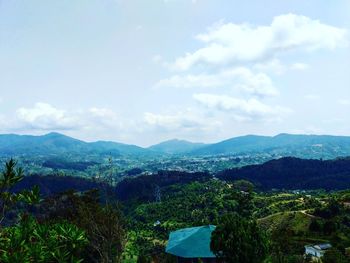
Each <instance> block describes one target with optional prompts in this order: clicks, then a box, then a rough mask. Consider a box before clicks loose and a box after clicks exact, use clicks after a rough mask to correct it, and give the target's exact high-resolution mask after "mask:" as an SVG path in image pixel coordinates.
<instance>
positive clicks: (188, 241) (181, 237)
mask: <svg viewBox="0 0 350 263" xmlns="http://www.w3.org/2000/svg"><path fill="white" fill-rule="evenodd" d="M214 230H215V226H213V225H207V226H199V227H191V228H184V229H180V230H177V231H174V232H171V233H170V236H169V240H168V244H167V247H166V253H168V254H172V255H174V256H176V258H177V262H178V263H197V262H204V263H215V262H217V260H216V256H215V255H214V254H213V252H212V251H211V250H210V240H211V234H212V232H213V231H214ZM331 247H332V245H331V244H329V243H325V244H318V245H308V246H305V255H306V256H307V255H308V256H311V257H312V258H313V259H315V260H318V259H320V258H321V257H323V255H324V254H325V252H326V251H327V250H328V249H330V248H331Z"/></svg>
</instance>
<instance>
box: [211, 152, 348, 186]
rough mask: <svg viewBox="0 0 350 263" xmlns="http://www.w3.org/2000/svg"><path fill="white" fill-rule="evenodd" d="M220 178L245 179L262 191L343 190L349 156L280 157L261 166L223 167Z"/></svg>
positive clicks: (230, 179)
mask: <svg viewBox="0 0 350 263" xmlns="http://www.w3.org/2000/svg"><path fill="white" fill-rule="evenodd" d="M217 177H218V178H220V179H222V180H227V181H234V180H239V179H244V180H249V181H251V182H253V183H254V184H255V185H256V186H257V187H259V188H261V189H265V190H271V189H273V188H277V189H326V190H334V189H347V188H350V159H349V158H342V159H336V160H325V161H323V160H304V159H298V158H291V157H287V158H281V159H278V160H272V161H269V162H266V163H264V164H261V165H250V166H245V167H242V168H235V169H229V170H225V171H223V172H220V173H218V174H217Z"/></svg>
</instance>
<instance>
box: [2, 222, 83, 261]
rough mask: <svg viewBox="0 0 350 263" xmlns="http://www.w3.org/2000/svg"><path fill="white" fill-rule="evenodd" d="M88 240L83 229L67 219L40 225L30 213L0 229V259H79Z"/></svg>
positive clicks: (80, 259)
mask: <svg viewBox="0 0 350 263" xmlns="http://www.w3.org/2000/svg"><path fill="white" fill-rule="evenodd" d="M87 243H88V241H87V238H86V235H85V233H84V231H83V230H81V229H79V228H77V227H76V226H75V225H73V224H71V223H68V222H61V223H56V224H39V223H38V222H37V221H36V220H35V219H34V218H33V217H31V216H27V215H25V216H22V219H21V220H20V223H19V224H18V225H16V226H12V227H8V228H5V229H3V230H2V231H1V232H0V262H2V263H14V262H38V263H39V262H42V263H51V262H57V263H58V262H72V263H78V262H82V258H81V256H82V252H83V250H84V247H85V246H86V245H87Z"/></svg>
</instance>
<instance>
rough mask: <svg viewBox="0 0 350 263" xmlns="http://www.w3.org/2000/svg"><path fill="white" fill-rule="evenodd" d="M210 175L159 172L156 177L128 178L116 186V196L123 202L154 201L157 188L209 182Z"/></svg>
mask: <svg viewBox="0 0 350 263" xmlns="http://www.w3.org/2000/svg"><path fill="white" fill-rule="evenodd" d="M209 178H210V175H209V174H208V173H186V172H178V171H159V172H158V174H154V175H142V176H138V177H135V178H126V179H124V180H123V181H121V182H120V183H118V185H117V186H116V194H117V197H118V199H119V200H121V201H127V200H128V201H130V200H135V201H139V202H147V201H154V199H155V197H154V190H155V187H156V186H159V187H165V186H169V185H174V184H186V183H190V182H193V181H207V180H208V179H209Z"/></svg>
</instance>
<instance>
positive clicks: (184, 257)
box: [165, 225, 217, 263]
mask: <svg viewBox="0 0 350 263" xmlns="http://www.w3.org/2000/svg"><path fill="white" fill-rule="evenodd" d="M214 230H215V226H213V225H208V226H200V227H191V228H184V229H180V230H177V231H174V232H171V233H170V236H169V241H168V245H167V246H166V250H165V251H166V253H168V254H172V255H174V256H176V257H177V261H178V262H179V263H192V262H199V259H200V260H201V262H206V263H215V262H217V260H216V256H215V255H214V253H213V252H212V251H211V250H210V241H211V234H212V232H213V231H214Z"/></svg>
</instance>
